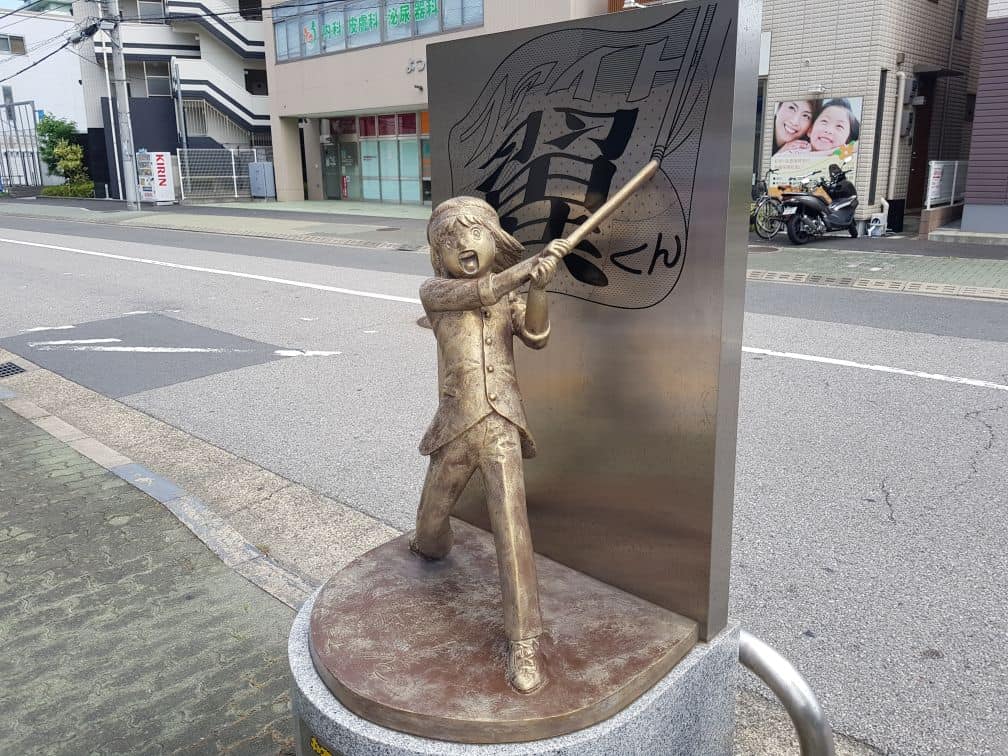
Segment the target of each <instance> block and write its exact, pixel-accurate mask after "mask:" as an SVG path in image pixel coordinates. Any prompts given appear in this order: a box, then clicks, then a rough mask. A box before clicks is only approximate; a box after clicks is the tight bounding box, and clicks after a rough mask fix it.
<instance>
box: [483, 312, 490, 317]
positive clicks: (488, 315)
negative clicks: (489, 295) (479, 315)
mask: <svg viewBox="0 0 1008 756" xmlns="http://www.w3.org/2000/svg"><path fill="white" fill-rule="evenodd" d="M483 317H484V318H489V317H490V310H483Z"/></svg>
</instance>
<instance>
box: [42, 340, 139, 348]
mask: <svg viewBox="0 0 1008 756" xmlns="http://www.w3.org/2000/svg"><path fill="white" fill-rule="evenodd" d="M121 342H122V339H63V340H60V341H29V342H28V346H30V347H40V346H63V345H67V344H117V343H121Z"/></svg>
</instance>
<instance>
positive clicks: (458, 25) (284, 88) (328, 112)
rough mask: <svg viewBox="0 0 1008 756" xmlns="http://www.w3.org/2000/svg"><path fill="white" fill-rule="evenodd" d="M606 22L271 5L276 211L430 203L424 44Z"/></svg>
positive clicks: (557, 4) (506, 9) (393, 6)
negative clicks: (286, 205) (295, 204)
mask: <svg viewBox="0 0 1008 756" xmlns="http://www.w3.org/2000/svg"><path fill="white" fill-rule="evenodd" d="M285 6H286V7H285ZM606 11H607V2H606V0H506V1H505V0H412V2H410V1H409V0H407V1H406V2H393V0H387V2H386V0H358V1H357V2H331V3H327V4H325V5H321V4H320V5H319V6H309V5H307V4H305V3H304V0H296V2H293V3H277V4H274V5H273V6H272V7H271V8H270V10H269V11H267V13H265V14H264V17H265V18H266V19H267V21H266V22H265V23H266V24H267V25H268V26H269V25H270V24H271V23H272V26H273V30H272V31H273V33H272V34H269V33H268V34H267V35H266V66H267V73H268V78H269V89H270V109H271V120H270V123H271V127H272V133H273V149H274V153H273V154H274V163H275V171H276V184H277V199H279V200H280V201H284V200H300V199H304V198H305V197H307V198H308V199H327V198H328V199H349V200H367V201H382V202H416V203H419V202H424V201H428V202H429V201H430V148H429V140H428V139H427V136H426V135H427V134H428V133H429V128H428V124H429V118H428V114H427V71H426V49H427V44H428V43H431V42H441V41H446V40H450V39H458V38H460V37H468V36H473V35H476V34H490V33H493V32H499V31H506V30H510V29H516V28H521V27H525V26H535V25H537V24H547V23H553V22H556V21H564V20H567V19H572V18H581V17H585V16H591V15H596V14H600V13H605V12H606ZM269 19H272V22H270V21H269ZM302 141H303V144H304V161H303V163H302V157H301V144H302ZM302 170H303V173H302Z"/></svg>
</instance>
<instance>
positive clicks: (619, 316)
mask: <svg viewBox="0 0 1008 756" xmlns="http://www.w3.org/2000/svg"><path fill="white" fill-rule="evenodd" d="M758 53H759V5H758V3H753V2H745V1H743V2H742V3H738V2H683V3H677V4H669V5H662V6H656V7H650V8H647V9H643V10H634V11H627V12H621V13H613V14H609V15H603V16H597V17H592V18H586V19H578V20H575V21H571V22H565V23H561V24H554V25H550V26H542V27H537V28H530V29H521V30H517V31H513V32H506V33H502V34H494V35H485V36H480V37H475V38H469V39H465V40H457V41H454V42H446V43H442V44H436V45H431V46H429V47H428V70H429V83H430V113H431V139H432V153H433V194H434V201H435V202H440V201H443V200H445V199H447V198H449V197H452V196H458V195H474V196H478V197H483V198H485V199H486V200H487V201H488V202H489V203H490V204H491V205H493V206H494V207H495V208H497V210H498V213H499V215H500V218H501V223H502V225H503V227H504V228H505V230H507V231H509V232H510V233H512V234H513V235H514V236H516V237H517V238H518V239H519V240H520V241H521V242H522V243H523V244H524V245H525V247H526V252H527V254H533V253H535V252H538V251H539V250H540V249H541V248H542V247H543V246H544V245H545V244H546V243H548V242H549V241H550V240H551V239H555V238H558V237H562V236H566V235H568V234H569V233H571V232H572V231H573V230H574V229H575V228H576V227H577V226H578V225H579V224H580V223H581V222H582V221H584V220H585V219H586V218H587V217H588V215H590V214H591V212H592V211H594V210H595V209H597V208H598V207H599V206H600V205H601V204H602V203H603V202H605V201H606V199H607V198H609V197H610V196H611V195H612V193H613V192H615V191H616V190H617V189H619V188H620V187H621V186H622V185H623V184H624V183H626V181H627V180H628V179H629V178H630V177H632V176H633V175H634V174H635V173H637V172H638V171H639V170H640V169H641V168H642V167H643V166H644V165H645V164H646V163H647V162H648V161H650V160H652V159H653V158H658V159H660V160H661V170H660V172H659V173H658V174H657V175H656V176H655V177H654V178H653V179H652V180H651V182H650V183H649V184H647V185H646V186H645V187H644V188H643V189H642V190H641V191H640V192H638V193H637V194H636V195H634V196H633V197H632V198H631V199H630V200H629V201H628V202H627V203H626V204H625V205H624V206H623V207H622V208H621V209H620V210H619V211H618V212H617V213H616V214H615V215H613V216H612V217H611V218H610V219H609V220H607V221H606V222H605V223H603V224H602V226H601V227H600V228H599V229H598V230H597V231H595V232H594V233H592V234H591V235H590V236H589V237H588V238H587V239H586V240H585V241H584V242H582V243H580V244H579V245H578V246H577V248H576V249H575V251H574V252H572V253H571V254H570V255H568V256H567V257H566V258H564V267H562V268H561V270H560V272H559V273H558V274H557V277H556V278H555V279H554V281H553V284H552V286H551V289H550V291H551V292H552V293H551V298H550V306H551V323H552V326H551V328H552V331H551V334H552V335H551V341H550V344H549V346H548V347H547V348H546V349H545V350H543V351H541V352H536V353H532V354H525V353H523V354H521V355H520V358H519V382H520V384H521V387H522V390H523V394H524V396H525V400H526V409H527V411H528V416H529V420H530V423H531V430H532V433H533V435H535V436H536V438H537V442H538V447H539V450H540V451H539V456H538V457H537V458H535V459H533V460H529V461H528V463H527V464H526V485H527V492H528V507H529V516H530V519H531V521H532V534H533V539H534V541H535V547H536V550H537V551H538V552H540V553H542V554H545V555H546V556H549V557H552V558H553V559H556V560H557V561H560V562H562V563H564V564H567V565H569V566H571V567H574V568H575V569H578V570H581V571H582V572H585V573H587V574H590V575H592V576H594V577H596V578H599V579H601V580H604V581H605V582H608V583H611V584H613V585H616V586H619V587H621V588H623V589H625V590H628V591H630V592H632V593H635V594H637V595H639V596H642V597H643V598H646V599H648V600H651V601H653V602H655V603H658V604H660V605H662V606H666V607H668V608H670V609H673V610H675V611H677V612H679V613H681V614H684V615H687V616H689V617H692V618H694V619H696V620H698V621H699V622H700V623H701V627H702V632H703V633H704V634H705V635H710V634H713V633H716V632H717V631H718V630H720V629H721V628H722V627H723V626H724V624H725V622H726V618H727V588H728V567H729V560H730V543H731V506H732V494H733V489H734V457H735V427H736V414H737V404H738V371H739V362H740V341H741V314H742V298H743V293H744V282H745V233H746V217H747V213H748V204H747V199H746V198H747V195H748V186H749V172H750V168H749V166H750V165H751V152H752V123H753V119H754V114H755V91H756V64H757V59H758ZM729 199H731V201H729ZM476 477H477V478H478V476H476ZM457 514H458V515H459V516H460V517H462V518H464V519H466V520H469V521H470V522H474V523H475V524H477V525H480V526H482V527H486V526H487V520H486V517H485V514H484V512H483V502H482V491H481V489H480V487H479V484H478V483H476V484H475V485H470V488H469V490H468V491H467V493H466V495H465V496H464V497H463V500H462V501H461V502H460V505H459V509H458V511H457Z"/></svg>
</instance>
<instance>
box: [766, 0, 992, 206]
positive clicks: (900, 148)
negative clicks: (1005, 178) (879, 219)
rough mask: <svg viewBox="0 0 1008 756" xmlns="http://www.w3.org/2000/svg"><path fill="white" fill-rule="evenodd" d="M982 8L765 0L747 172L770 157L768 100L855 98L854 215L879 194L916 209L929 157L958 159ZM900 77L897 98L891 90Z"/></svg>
mask: <svg viewBox="0 0 1008 756" xmlns="http://www.w3.org/2000/svg"><path fill="white" fill-rule="evenodd" d="M986 6H987V3H986V0H852V1H851V2H844V3H840V2H836V1H835V0H765V2H764V4H763V24H762V27H763V32H764V37H765V38H766V37H767V36H769V48H770V49H769V67H768V70H767V71H766V76H765V77H761V79H760V101H761V106H762V107H761V113H760V115H759V117H758V118H759V121H760V125H761V132H762V133H761V134H760V135H758V137H757V139H758V142H757V143H758V144H759V146H760V150H759V153H758V156H757V166H758V167H757V169H756V170H758V172H760V173H763V172H765V171H766V170H767V169H768V168H769V167H770V164H771V157H772V154H773V150H774V147H775V143H774V114H775V109H776V106H777V104H778V103H781V102H784V101H794V100H809V101H813V102H815V101H818V102H820V103H825V102H827V101H829V100H830V99H832V98H844V99H847V100H848V101H853V102H855V103H860V114H859V132H860V134H859V138H858V145H857V151H856V155H855V159H854V167H855V175H854V183H855V185H856V187H857V190H858V195H859V198H860V203H861V207H860V210H859V213H858V216H859V217H866V216H867V215H868V214H869V212H875V211H878V210H879V209H880V207H881V205H882V202H881V200H882V199H884V198H888V199H890V200H896V203H894V204H896V205H897V206H902V204H903V203H904V202H905V206H906V208H907V209H908V210H911V211H914V210H917V209H919V208H921V207H922V206H923V205H924V204H925V200H926V195H927V191H928V163H929V161H933V160H941V161H958V160H965V159H966V158H967V157H968V153H969V142H970V134H971V132H972V122H971V121H972V107H973V103H974V101H975V98H976V91H977V74H978V69H979V65H978V60H979V58H978V56H979V53H980V49H981V45H982V30H983V24H984V22H985V17H986ZM765 41H767V40H765ZM900 79H903V80H904V96H903V97H902V98H897V92H898V90H899V84H900ZM898 99H901V101H899V102H898V101H897V100H898ZM897 116H898V117H899V123H898V124H897V122H896V119H897ZM894 131H895V132H896V133H895V141H894ZM894 145H895V148H896V160H895V164H893V163H891V162H890V159H891V157H892V151H893V147H894ZM891 168H892V171H891V175H890V169H891ZM964 180H965V176H963V177H961V181H964ZM897 215H898V213H891V215H890V220H891V221H892V220H893V219H895V218H896V217H897Z"/></svg>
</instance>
